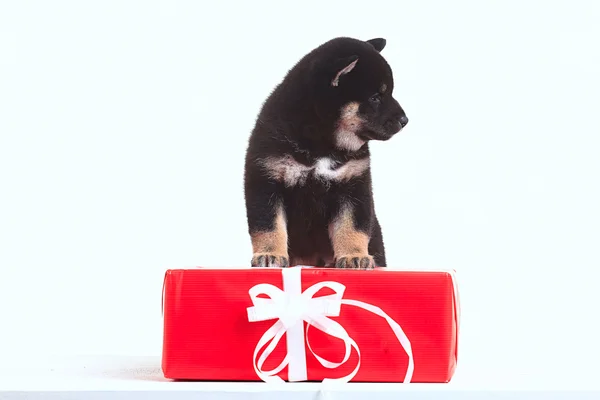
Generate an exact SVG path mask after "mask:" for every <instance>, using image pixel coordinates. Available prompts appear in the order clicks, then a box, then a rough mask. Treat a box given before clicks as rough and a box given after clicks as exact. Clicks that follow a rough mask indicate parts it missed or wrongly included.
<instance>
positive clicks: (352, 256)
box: [329, 202, 375, 269]
mask: <svg viewBox="0 0 600 400" xmlns="http://www.w3.org/2000/svg"><path fill="white" fill-rule="evenodd" d="M371 218H372V213H369V212H366V213H365V210H364V209H358V208H357V207H356V206H354V205H353V204H352V203H350V202H344V203H342V204H341V206H340V209H339V211H338V214H337V216H336V217H335V218H334V219H333V221H332V222H331V223H330V224H329V237H330V239H331V245H332V247H333V252H334V256H335V266H336V268H352V269H372V268H374V267H375V261H374V259H373V257H372V256H371V255H370V254H369V241H370V235H369V233H368V232H369V230H370V229H369V227H370V226H371V223H370V220H371ZM361 228H362V229H361Z"/></svg>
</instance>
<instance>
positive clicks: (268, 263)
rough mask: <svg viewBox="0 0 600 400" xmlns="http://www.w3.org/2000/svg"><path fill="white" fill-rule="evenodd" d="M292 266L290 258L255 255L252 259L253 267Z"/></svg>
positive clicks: (265, 254)
mask: <svg viewBox="0 0 600 400" xmlns="http://www.w3.org/2000/svg"><path fill="white" fill-rule="evenodd" d="M289 266H290V260H289V258H288V257H286V256H283V255H278V254H271V253H255V254H254V256H253V257H252V267H258V268H286V267H289Z"/></svg>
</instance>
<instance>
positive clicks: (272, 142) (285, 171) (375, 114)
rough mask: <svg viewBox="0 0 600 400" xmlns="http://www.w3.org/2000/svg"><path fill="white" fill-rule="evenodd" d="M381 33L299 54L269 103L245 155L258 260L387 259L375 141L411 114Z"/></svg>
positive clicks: (363, 262)
mask: <svg viewBox="0 0 600 400" xmlns="http://www.w3.org/2000/svg"><path fill="white" fill-rule="evenodd" d="M385 44H386V41H385V39H371V40H368V41H362V40H357V39H352V38H336V39H333V40H331V41H329V42H326V43H324V44H323V45H321V46H319V47H317V48H316V49H314V50H313V51H311V52H310V53H309V54H307V55H306V56H305V57H303V58H302V59H301V60H300V61H299V62H298V63H297V64H296V65H295V66H294V67H293V68H292V69H291V70H290V71H289V72H288V74H287V76H286V77H285V78H284V80H283V81H282V82H281V83H280V84H279V85H278V86H277V87H276V88H275V90H274V91H273V92H272V93H271V95H270V96H269V97H268V99H267V100H266V102H265V103H264V105H263V107H262V110H261V111H260V114H259V115H258V119H257V121H256V125H255V127H254V129H253V131H252V134H251V136H250V140H249V145H248V150H247V154H246V161H245V176H244V181H245V182H244V184H245V201H246V209H247V217H248V228H249V233H250V237H251V241H252V248H253V257H252V266H254V267H287V266H290V265H312V266H322V267H325V266H335V267H338V268H361V269H368V268H373V267H374V266H379V267H385V266H386V259H385V250H384V245H383V237H382V234H381V227H380V225H379V221H378V220H377V217H376V215H375V208H374V204H373V194H372V185H371V172H370V161H369V157H370V154H369V141H370V140H381V141H383V140H388V139H390V138H391V137H392V136H394V135H395V134H396V133H398V132H399V131H400V130H401V129H402V128H403V127H404V126H406V124H407V123H408V119H407V117H406V114H405V113H404V111H403V109H402V107H401V106H400V105H399V104H398V102H397V101H396V100H395V99H394V98H393V97H392V93H393V91H394V80H393V75H392V70H391V68H390V66H389V65H388V63H387V62H386V61H385V59H384V58H383V57H382V56H381V54H380V52H381V50H383V48H384V47H385Z"/></svg>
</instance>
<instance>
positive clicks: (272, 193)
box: [245, 173, 289, 267]
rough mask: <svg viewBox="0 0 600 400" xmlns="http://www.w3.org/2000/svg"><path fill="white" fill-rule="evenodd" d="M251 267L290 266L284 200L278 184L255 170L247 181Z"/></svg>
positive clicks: (246, 196) (246, 195)
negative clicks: (267, 179)
mask: <svg viewBox="0 0 600 400" xmlns="http://www.w3.org/2000/svg"><path fill="white" fill-rule="evenodd" d="M245 200H246V213H247V217H248V232H249V234H250V239H251V241H252V261H251V266H252V267H289V256H288V233H287V227H286V215H285V210H284V207H283V199H282V196H281V195H280V192H279V188H278V186H277V185H276V184H274V183H272V182H269V181H266V180H263V179H262V177H261V176H260V175H258V174H256V173H254V174H248V175H247V177H246V184H245Z"/></svg>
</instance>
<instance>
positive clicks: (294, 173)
mask: <svg viewBox="0 0 600 400" xmlns="http://www.w3.org/2000/svg"><path fill="white" fill-rule="evenodd" d="M260 164H261V165H262V167H263V168H264V169H265V171H266V172H267V174H268V176H269V177H270V178H272V179H274V180H276V181H278V182H284V183H285V185H286V186H288V187H293V186H303V185H305V184H306V180H307V179H308V176H309V175H310V174H311V172H312V173H313V175H314V177H315V178H317V179H319V180H321V181H323V182H343V181H348V180H350V179H352V178H354V177H357V176H360V175H362V174H363V173H364V172H365V171H366V170H367V169H368V168H369V165H370V160H369V158H363V159H361V160H350V161H348V162H346V163H345V164H343V165H341V166H339V167H338V168H334V166H335V163H334V161H333V160H332V159H331V158H328V157H323V158H319V159H318V160H317V161H316V162H315V163H314V164H313V165H311V166H307V165H304V164H300V163H299V162H298V161H296V160H294V159H293V158H292V157H291V156H289V155H286V156H283V157H268V158H266V159H263V160H261V161H260Z"/></svg>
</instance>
